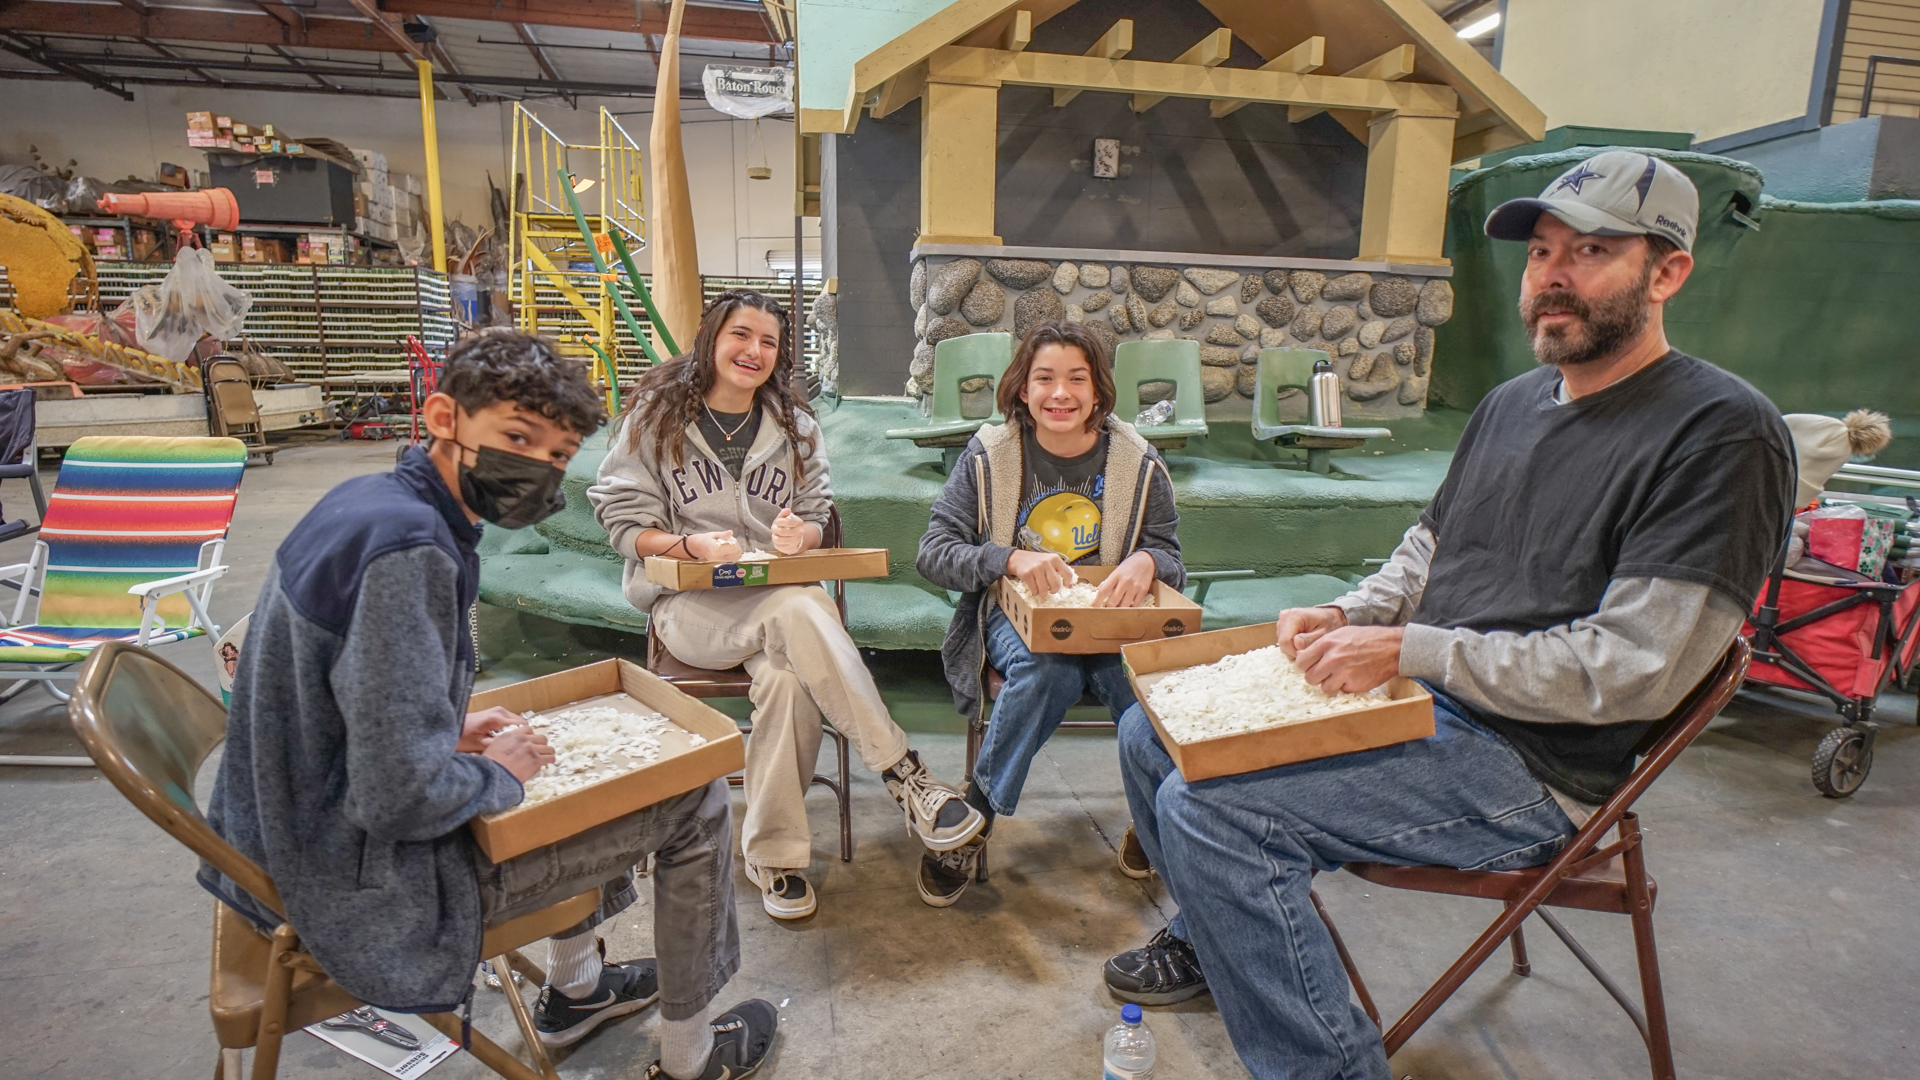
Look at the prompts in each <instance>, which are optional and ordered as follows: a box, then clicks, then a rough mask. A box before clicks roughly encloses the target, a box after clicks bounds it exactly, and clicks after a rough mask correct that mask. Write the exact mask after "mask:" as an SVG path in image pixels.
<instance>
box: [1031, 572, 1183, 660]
mask: <svg viewBox="0 0 1920 1080" xmlns="http://www.w3.org/2000/svg"><path fill="white" fill-rule="evenodd" d="M1073 569H1074V572H1075V573H1077V574H1079V575H1080V579H1081V580H1082V581H1091V582H1093V583H1094V584H1096V585H1098V584H1099V583H1100V582H1102V581H1105V580H1106V579H1107V576H1108V575H1109V574H1112V573H1113V572H1114V570H1115V569H1117V567H1112V566H1076V567H1074V568H1073ZM994 598H995V599H996V600H997V601H999V604H1000V610H1001V611H1004V612H1006V615H1007V621H1008V622H1010V623H1012V624H1013V629H1014V631H1015V632H1016V633H1018V634H1019V635H1020V640H1021V641H1024V642H1026V643H1027V650H1028V651H1029V652H1047V653H1079V654H1083V655H1087V654H1095V653H1116V652H1119V651H1120V649H1121V647H1122V646H1124V645H1130V644H1132V643H1133V642H1136V641H1160V640H1162V639H1165V638H1171V637H1179V636H1181V635H1182V634H1196V633H1199V632H1200V605H1199V604H1196V603H1194V602H1193V601H1191V600H1189V599H1187V598H1186V597H1185V596H1184V595H1182V594H1181V592H1180V590H1178V589H1176V588H1173V587H1172V586H1170V585H1168V584H1167V583H1166V582H1164V581H1159V580H1157V579H1156V580H1155V581H1154V583H1153V599H1154V603H1155V606H1154V607H1136V608H1082V607H1035V606H1033V605H1032V604H1031V603H1028V601H1027V600H1026V598H1025V597H1023V596H1021V595H1020V594H1019V593H1018V592H1016V591H1014V588H1013V579H1012V578H1001V579H1000V580H999V581H998V582H996V583H995V584H994Z"/></svg>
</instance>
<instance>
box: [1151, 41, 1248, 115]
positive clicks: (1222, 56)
mask: <svg viewBox="0 0 1920 1080" xmlns="http://www.w3.org/2000/svg"><path fill="white" fill-rule="evenodd" d="M1232 55H1233V31H1231V30H1229V29H1227V28H1226V27H1224V26H1223V27H1221V28H1220V29H1218V30H1215V31H1214V32H1213V33H1211V34H1208V35H1207V36H1206V37H1203V38H1201V39H1200V40H1199V41H1198V42H1196V43H1195V44H1194V46H1193V48H1191V49H1188V50H1187V51H1186V52H1183V53H1181V54H1180V55H1179V56H1176V57H1174V59H1173V62H1174V63H1175V64H1185V65H1189V66H1192V67H1198V68H1216V67H1219V66H1220V65H1221V64H1224V63H1226V62H1227V57H1229V56H1232ZM1167 96H1168V95H1166V94H1135V95H1133V111H1134V112H1137V113H1143V112H1146V111H1147V110H1148V109H1151V108H1153V107H1154V106H1155V105H1158V104H1160V103H1161V102H1163V101H1165V100H1167Z"/></svg>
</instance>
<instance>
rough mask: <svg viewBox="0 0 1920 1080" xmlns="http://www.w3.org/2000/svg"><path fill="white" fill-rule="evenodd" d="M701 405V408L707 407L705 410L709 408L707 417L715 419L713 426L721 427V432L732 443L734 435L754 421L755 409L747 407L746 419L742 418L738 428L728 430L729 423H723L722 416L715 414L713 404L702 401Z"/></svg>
mask: <svg viewBox="0 0 1920 1080" xmlns="http://www.w3.org/2000/svg"><path fill="white" fill-rule="evenodd" d="M700 407H701V408H703V409H705V410H707V419H709V420H711V421H713V426H714V427H716V428H718V429H720V434H722V435H725V436H726V437H727V441H728V442H729V443H731V442H732V441H733V437H734V436H735V435H738V434H740V432H741V431H742V430H743V429H744V428H745V427H746V426H747V425H748V424H751V423H752V422H753V409H752V408H751V407H749V408H748V409H747V416H746V419H744V420H742V421H740V425H739V426H738V427H736V428H734V429H733V430H732V431H728V430H727V425H725V424H723V423H721V422H720V418H719V417H717V416H715V415H713V406H711V405H709V404H707V403H706V402H704V401H702V402H701V403H700Z"/></svg>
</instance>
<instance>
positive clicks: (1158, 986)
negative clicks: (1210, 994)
mask: <svg viewBox="0 0 1920 1080" xmlns="http://www.w3.org/2000/svg"><path fill="white" fill-rule="evenodd" d="M1107 989H1108V990H1110V991H1112V992H1113V996H1114V997H1117V998H1119V999H1120V1000H1121V1001H1131V1002H1133V1003H1135V1004H1137V1005H1171V1004H1173V1003H1174V1002H1176V1001H1185V1000H1187V999H1188V998H1190V997H1197V996H1199V995H1201V994H1204V993H1206V992H1207V977H1206V976H1205V975H1202V974H1201V973H1200V961H1199V959H1198V958H1197V957H1195V956H1194V955H1193V946H1192V945H1189V944H1188V943H1186V942H1184V941H1182V940H1180V939H1179V938H1177V937H1174V936H1173V935H1172V934H1171V933H1168V932H1167V931H1165V930H1162V931H1160V932H1159V933H1157V934H1155V935H1153V940H1152V941H1149V942H1147V944H1146V946H1145V947H1144V948H1139V949H1132V950H1130V951H1128V952H1123V953H1121V954H1120V955H1119V956H1116V957H1114V958H1113V959H1111V960H1108V961H1107Z"/></svg>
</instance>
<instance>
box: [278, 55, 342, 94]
mask: <svg viewBox="0 0 1920 1080" xmlns="http://www.w3.org/2000/svg"><path fill="white" fill-rule="evenodd" d="M267 48H269V49H272V50H273V55H275V56H278V57H279V58H280V59H282V60H285V61H286V62H287V63H288V64H289V65H291V66H292V67H293V68H294V69H295V70H297V71H300V72H302V73H303V74H305V75H306V77H307V78H309V79H312V80H313V81H314V82H315V83H318V84H319V85H320V86H322V87H324V88H326V89H328V90H338V89H340V88H339V87H337V86H335V85H333V84H332V83H330V82H328V81H327V80H326V79H324V78H321V77H320V76H319V75H316V74H314V73H313V72H311V71H307V70H306V64H305V63H303V62H302V61H301V59H300V58H299V57H297V56H295V55H293V54H292V53H290V52H288V51H287V50H285V49H283V48H281V47H280V46H278V45H269V46H267Z"/></svg>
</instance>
